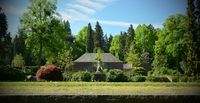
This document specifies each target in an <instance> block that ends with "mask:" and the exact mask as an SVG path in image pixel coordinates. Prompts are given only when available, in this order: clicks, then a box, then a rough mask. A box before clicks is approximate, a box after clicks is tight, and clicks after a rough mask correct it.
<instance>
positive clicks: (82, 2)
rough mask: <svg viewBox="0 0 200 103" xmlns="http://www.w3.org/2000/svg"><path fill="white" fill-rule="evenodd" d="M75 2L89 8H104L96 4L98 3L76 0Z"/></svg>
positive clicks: (100, 4)
mask: <svg viewBox="0 0 200 103" xmlns="http://www.w3.org/2000/svg"><path fill="white" fill-rule="evenodd" d="M77 2H79V3H81V4H84V5H85V4H86V5H88V6H90V7H94V8H97V9H101V8H104V7H105V5H103V4H102V3H100V2H98V1H92V0H77Z"/></svg>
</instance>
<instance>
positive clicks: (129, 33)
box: [126, 24, 135, 50]
mask: <svg viewBox="0 0 200 103" xmlns="http://www.w3.org/2000/svg"><path fill="white" fill-rule="evenodd" d="M134 35H135V31H134V29H133V25H132V24H131V25H130V27H129V28H128V31H127V36H126V50H128V49H129V48H130V44H131V43H132V42H133V40H134Z"/></svg>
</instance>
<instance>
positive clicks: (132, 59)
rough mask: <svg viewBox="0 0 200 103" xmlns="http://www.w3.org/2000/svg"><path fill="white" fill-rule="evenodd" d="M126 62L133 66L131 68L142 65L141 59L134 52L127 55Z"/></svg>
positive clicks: (131, 51)
mask: <svg viewBox="0 0 200 103" xmlns="http://www.w3.org/2000/svg"><path fill="white" fill-rule="evenodd" d="M126 61H127V62H128V64H131V67H138V66H140V64H141V58H140V56H139V55H138V54H136V53H135V52H134V51H133V50H130V51H129V53H128V54H127V57H126Z"/></svg>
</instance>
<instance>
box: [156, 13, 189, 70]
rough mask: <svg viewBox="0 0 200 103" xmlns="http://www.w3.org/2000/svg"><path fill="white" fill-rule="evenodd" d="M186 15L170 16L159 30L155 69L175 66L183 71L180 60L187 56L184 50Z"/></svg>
mask: <svg viewBox="0 0 200 103" xmlns="http://www.w3.org/2000/svg"><path fill="white" fill-rule="evenodd" d="M185 33H186V16H184V15H180V14H177V15H175V16H170V17H169V18H167V20H166V21H165V23H164V28H163V29H162V30H159V31H158V32H157V35H158V40H157V41H156V44H155V48H154V51H155V57H154V61H153V66H154V68H155V69H160V68H162V67H164V68H172V69H173V68H174V69H177V70H178V71H180V72H183V71H184V70H183V68H181V66H180V62H181V61H183V60H184V58H185V57H186V56H185V55H184V54H183V53H182V52H183V51H185V49H186V45H185V44H186V42H185V38H186V37H185V36H184V34H185Z"/></svg>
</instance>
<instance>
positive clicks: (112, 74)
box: [107, 69, 128, 82]
mask: <svg viewBox="0 0 200 103" xmlns="http://www.w3.org/2000/svg"><path fill="white" fill-rule="evenodd" d="M107 81H108V82H127V81H128V77H127V76H126V75H124V74H123V72H122V71H121V70H118V69H113V70H109V72H108V73H107Z"/></svg>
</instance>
